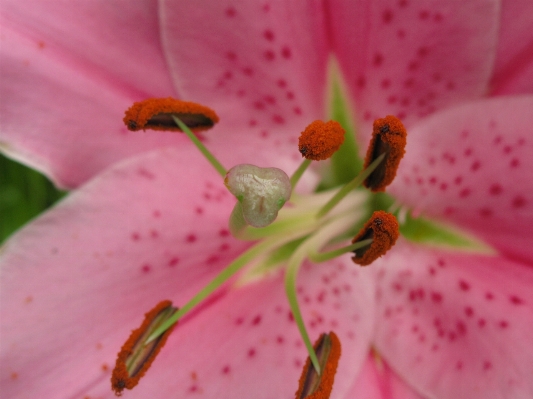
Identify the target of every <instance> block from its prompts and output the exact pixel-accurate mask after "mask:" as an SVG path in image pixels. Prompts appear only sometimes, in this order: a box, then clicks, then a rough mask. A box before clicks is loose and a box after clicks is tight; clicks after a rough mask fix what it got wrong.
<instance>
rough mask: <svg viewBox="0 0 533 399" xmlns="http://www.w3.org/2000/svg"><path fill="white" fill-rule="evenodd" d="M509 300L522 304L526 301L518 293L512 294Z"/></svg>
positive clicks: (514, 303)
mask: <svg viewBox="0 0 533 399" xmlns="http://www.w3.org/2000/svg"><path fill="white" fill-rule="evenodd" d="M509 300H510V301H511V303H512V304H513V305H522V304H523V303H524V300H523V299H522V298H520V297H517V296H516V295H511V296H510V297H509Z"/></svg>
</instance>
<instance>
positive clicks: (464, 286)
mask: <svg viewBox="0 0 533 399" xmlns="http://www.w3.org/2000/svg"><path fill="white" fill-rule="evenodd" d="M459 288H461V290H462V291H468V290H470V284H469V283H467V282H466V281H464V280H459Z"/></svg>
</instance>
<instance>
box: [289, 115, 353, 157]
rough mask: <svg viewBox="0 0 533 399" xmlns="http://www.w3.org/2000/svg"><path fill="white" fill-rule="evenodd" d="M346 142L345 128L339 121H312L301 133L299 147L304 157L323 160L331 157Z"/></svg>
mask: <svg viewBox="0 0 533 399" xmlns="http://www.w3.org/2000/svg"><path fill="white" fill-rule="evenodd" d="M343 142H344V129H343V128H342V126H341V125H340V123H339V122H336V121H329V122H323V121H321V120H316V121H314V122H312V123H311V124H310V125H309V126H307V127H306V128H305V130H304V131H303V132H302V133H301V135H300V138H299V140H298V148H299V150H300V153H301V154H302V157H304V158H306V159H311V160H313V161H322V160H324V159H328V158H329V157H331V156H332V155H333V154H334V153H335V151H337V150H338V149H339V148H340V146H341V145H342V143H343Z"/></svg>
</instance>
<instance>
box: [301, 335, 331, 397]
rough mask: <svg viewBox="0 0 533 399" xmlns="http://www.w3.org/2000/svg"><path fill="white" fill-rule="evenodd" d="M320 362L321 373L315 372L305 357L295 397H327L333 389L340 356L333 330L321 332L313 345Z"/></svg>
mask: <svg viewBox="0 0 533 399" xmlns="http://www.w3.org/2000/svg"><path fill="white" fill-rule="evenodd" d="M314 349H315V352H316V355H317V358H318V361H319V363H320V369H321V373H320V375H319V374H318V373H317V372H316V370H315V368H314V367H313V365H312V363H311V359H310V358H307V362H306V363H305V366H304V369H303V372H302V376H301V377H300V383H299V384H300V385H299V387H298V391H296V399H327V398H329V395H330V394H331V390H332V389H333V382H334V379H335V373H336V372H337V365H338V363H339V358H340V356H341V343H340V341H339V338H338V337H337V335H336V334H335V333H334V332H330V333H329V334H322V335H321V336H320V337H319V338H318V340H317V341H316V343H315V345H314Z"/></svg>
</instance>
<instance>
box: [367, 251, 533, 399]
mask: <svg viewBox="0 0 533 399" xmlns="http://www.w3.org/2000/svg"><path fill="white" fill-rule="evenodd" d="M399 244H400V245H396V247H395V250H394V251H391V252H390V255H389V256H387V257H385V258H383V259H382V260H380V261H379V262H376V264H377V266H378V267H381V271H380V273H379V274H378V275H379V276H380V277H379V280H380V282H379V288H378V294H377V298H378V299H377V300H378V309H377V312H378V313H377V314H378V317H379V318H380V319H379V320H378V321H377V324H376V326H377V330H376V341H375V345H376V348H377V350H378V352H379V353H380V354H382V356H383V357H384V358H385V360H386V361H387V362H388V363H389V364H390V366H391V368H393V369H394V370H395V371H396V372H397V373H398V374H399V375H400V376H402V378H404V379H405V381H407V382H408V383H409V384H411V385H412V386H414V387H415V388H416V389H417V390H418V391H419V392H421V393H423V394H424V395H425V396H427V397H437V398H454V399H461V398H465V399H470V398H486V399H496V398H524V399H525V398H531V397H532V395H533V381H532V380H531V375H532V374H533V345H532V343H533V341H531V339H530V338H531V336H530V331H531V328H532V327H533V311H532V310H533V308H532V305H533V295H532V293H531V287H532V285H533V271H532V269H531V268H529V267H525V266H524V265H523V264H520V263H515V262H512V261H509V260H506V259H504V258H501V257H489V256H480V255H476V256H474V255H465V254H459V253H451V252H440V251H436V250H433V251H432V250H427V249H423V248H421V247H417V246H414V245H409V244H407V243H405V242H403V243H399Z"/></svg>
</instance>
